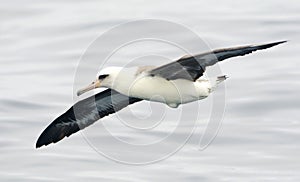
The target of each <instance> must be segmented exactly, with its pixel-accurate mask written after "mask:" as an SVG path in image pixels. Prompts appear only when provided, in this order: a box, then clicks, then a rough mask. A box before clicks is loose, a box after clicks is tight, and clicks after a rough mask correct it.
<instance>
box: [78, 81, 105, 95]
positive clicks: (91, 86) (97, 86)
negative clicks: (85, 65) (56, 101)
mask: <svg viewBox="0 0 300 182" xmlns="http://www.w3.org/2000/svg"><path fill="white" fill-rule="evenodd" d="M100 85H101V84H100V81H99V80H96V81H94V82H93V83H91V84H90V85H89V86H87V87H85V88H83V89H80V90H78V91H77V96H80V95H81V94H83V93H85V92H87V91H90V90H93V89H95V88H99V87H100Z"/></svg>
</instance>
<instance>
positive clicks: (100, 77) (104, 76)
mask: <svg viewBox="0 0 300 182" xmlns="http://www.w3.org/2000/svg"><path fill="white" fill-rule="evenodd" d="M106 77H108V75H99V77H98V79H99V80H103V79H104V78H106Z"/></svg>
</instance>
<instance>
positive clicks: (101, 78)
mask: <svg viewBox="0 0 300 182" xmlns="http://www.w3.org/2000/svg"><path fill="white" fill-rule="evenodd" d="M121 70H122V68H121V67H107V68H104V69H102V70H101V71H100V73H99V74H98V76H97V78H96V80H95V81H93V82H92V83H91V84H90V85H88V86H87V87H85V88H82V89H80V90H78V91H77V96H80V95H81V94H83V93H85V92H88V91H90V90H93V89H95V88H100V87H107V88H111V87H112V84H113V82H114V80H115V78H116V77H117V76H118V74H119V73H120V72H121Z"/></svg>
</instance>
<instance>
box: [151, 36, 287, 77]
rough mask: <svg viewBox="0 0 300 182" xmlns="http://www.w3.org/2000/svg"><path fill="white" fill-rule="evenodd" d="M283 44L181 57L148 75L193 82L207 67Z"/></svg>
mask: <svg viewBox="0 0 300 182" xmlns="http://www.w3.org/2000/svg"><path fill="white" fill-rule="evenodd" d="M284 42H286V41H280V42H274V43H269V44H261V45H249V46H241V47H233V48H226V49H218V50H214V51H211V52H207V53H202V54H198V55H195V56H189V57H183V58H181V59H179V60H177V61H175V62H171V63H169V64H166V65H163V66H160V67H158V68H155V69H153V70H151V71H150V72H149V73H150V74H151V75H152V76H160V77H163V78H166V79H168V80H176V79H186V80H191V81H195V80H197V79H198V78H199V77H201V76H202V75H203V73H204V72H205V68H206V67H207V66H211V65H214V64H216V63H217V62H219V61H223V60H225V59H228V58H231V57H236V56H244V55H246V54H250V53H252V52H254V51H257V50H262V49H267V48H270V47H273V46H275V45H278V44H282V43H284Z"/></svg>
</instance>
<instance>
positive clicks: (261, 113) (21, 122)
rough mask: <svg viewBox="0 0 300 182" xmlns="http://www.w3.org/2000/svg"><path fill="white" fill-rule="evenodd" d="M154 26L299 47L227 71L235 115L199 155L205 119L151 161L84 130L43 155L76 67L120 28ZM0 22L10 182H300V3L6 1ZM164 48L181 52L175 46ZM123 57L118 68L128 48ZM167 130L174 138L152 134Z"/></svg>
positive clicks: (6, 177)
mask: <svg viewBox="0 0 300 182" xmlns="http://www.w3.org/2000/svg"><path fill="white" fill-rule="evenodd" d="M145 18H147V19H148V18H153V19H163V20H168V21H172V22H175V23H178V24H182V25H184V26H186V27H187V28H189V29H191V30H192V31H194V32H195V33H196V34H198V35H199V37H201V38H202V39H203V40H205V42H206V43H207V44H208V46H209V47H211V48H222V47H230V46H237V45H244V44H249V43H250V44H251V43H265V42H271V41H278V40H290V41H289V42H288V43H286V44H284V45H280V46H277V47H274V48H271V49H268V50H267V51H260V52H256V53H254V54H251V55H248V56H246V57H239V58H234V59H231V60H228V61H226V62H223V63H221V64H219V65H220V67H221V70H222V72H223V73H224V74H227V75H228V76H229V77H230V78H229V79H228V80H226V110H225V114H224V118H223V121H222V125H221V128H220V130H219V133H218V135H217V137H216V138H215V140H214V141H213V142H212V143H211V144H210V145H209V146H208V147H207V148H206V149H205V150H202V151H201V150H198V142H199V138H200V135H199V134H200V133H201V132H203V131H204V128H205V122H201V121H200V122H197V129H196V132H195V133H194V135H193V136H192V138H191V139H190V140H189V141H188V142H187V144H186V145H185V146H184V147H183V148H182V149H181V150H180V151H179V152H177V153H175V154H174V155H172V156H171V157H169V158H167V159H165V160H163V161H160V162H157V163H154V164H150V165H139V166H135V165H125V164H119V163H116V162H114V161H112V160H109V159H107V158H105V157H103V156H102V155H100V154H98V153H97V152H95V151H94V150H93V149H92V148H91V147H90V146H89V145H88V144H87V142H86V141H85V140H84V138H83V137H82V135H81V133H80V132H78V133H76V134H74V135H73V136H72V137H70V138H67V139H64V140H62V141H61V142H59V143H57V144H55V145H50V146H48V147H44V148H41V149H38V150H37V149H35V142H36V140H37V138H38V136H39V135H40V133H41V132H42V130H43V129H44V128H45V127H46V126H47V125H48V124H49V123H50V122H51V121H52V120H53V119H54V118H55V117H57V116H58V115H59V114H61V113H63V112H64V111H65V110H66V109H67V108H69V107H70V106H71V105H72V104H73V103H74V100H73V81H74V75H75V72H76V67H77V65H78V63H79V59H80V56H81V55H82V54H83V53H84V51H85V50H86V49H87V47H88V46H89V45H90V44H91V42H92V41H93V40H95V39H96V38H97V37H98V36H100V35H101V34H102V33H104V32H106V31H107V30H109V29H111V28H112V27H114V26H116V25H118V24H120V23H125V22H129V21H132V20H139V19H145ZM0 19H1V25H0V61H1V67H0V74H1V79H0V89H1V94H0V108H1V109H0V113H1V116H0V181H13V182H16V181H22V182H25V181H30V182H32V181H67V180H68V181H71V180H72V181H102V180H103V181H104V180H105V181H165V180H170V181H184V180H185V181H299V180H300V157H299V151H300V140H299V138H300V114H299V107H300V97H299V89H300V81H299V78H300V72H299V65H300V62H299V58H298V57H299V56H298V53H299V48H300V44H299V40H300V36H299V30H300V3H299V1H297V0H288V1H282V0H265V1H260V0H254V1H245V0H243V1H233V0H223V1H216V0H212V1H198V0H195V1H181V2H179V1H178V2H177V1H173V0H172V1H171V0H168V1H118V2H117V1H96V0H88V1H65V0H64V1H33V0H25V1H21V0H20V1H17V0H10V1H4V0H1V6H0ZM136 28H137V29H136V31H138V28H140V27H136ZM143 28H145V27H143ZM118 36H122V35H118ZM178 36H180V33H179V34H178ZM116 38H117V37H116ZM179 39H180V37H179ZM162 51H169V52H168V55H169V56H171V57H172V56H173V57H174V59H176V58H178V56H180V54H179V53H178V52H176V51H174V50H172V49H171V48H170V49H169V50H168V48H164V49H162ZM199 51H200V50H199ZM201 51H202V50H201ZM159 53H160V52H157V54H159ZM128 54H132V52H129V53H128ZM121 55H122V56H120V57H119V58H118V60H119V61H122V58H124V59H125V58H126V52H125V51H124V52H123V53H122V54H121ZM89 81H90V80H87V81H86V82H87V83H88V82H89ZM200 102H202V101H200ZM205 102H206V101H203V107H204V105H205ZM143 104H145V103H141V104H140V103H139V105H143ZM200 106H201V103H200ZM157 107H162V106H157ZM163 107H164V106H163ZM133 108H136V109H138V107H137V106H133ZM168 110H171V109H168ZM139 111H140V112H141V113H139V115H141V116H143V114H147V113H143V112H144V111H143V110H142V109H140V110H139ZM145 112H146V111H145ZM190 112H195V111H194V110H191V111H190ZM103 121H107V122H110V123H113V124H114V125H115V126H116V127H115V131H114V132H115V134H116V135H118V133H119V135H120V137H121V138H122V137H124V138H127V139H128V140H130V141H133V142H134V141H137V142H143V140H141V138H140V137H143V138H144V139H145V140H147V137H148V136H147V135H143V133H142V132H141V133H139V134H135V135H131V133H124V132H122V131H124V130H123V129H122V127H118V124H117V123H118V121H117V120H113V119H110V118H106V119H104V120H103ZM132 122H134V121H132ZM136 122H141V121H139V120H136ZM168 123H169V124H170V127H173V125H172V122H170V121H169V122H167V127H166V128H168ZM96 127H97V124H95V125H93V126H91V128H87V129H86V130H85V132H88V131H89V130H91V131H92V130H95V128H96ZM123 127H124V126H123ZM165 131H166V132H167V131H168V130H165ZM168 132H169V131H168ZM159 134H164V130H161V131H160V132H158V133H157V135H155V131H154V135H153V136H159ZM153 136H152V137H153ZM95 137H98V138H99V140H100V139H102V140H105V137H103V138H101V134H99V135H97V133H95ZM173 142H174V143H176V140H174V141H173ZM172 144H173V143H171V144H170V145H172ZM153 152H155V151H153ZM137 155H138V154H137ZM145 155H149V154H145Z"/></svg>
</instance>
